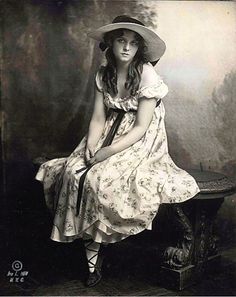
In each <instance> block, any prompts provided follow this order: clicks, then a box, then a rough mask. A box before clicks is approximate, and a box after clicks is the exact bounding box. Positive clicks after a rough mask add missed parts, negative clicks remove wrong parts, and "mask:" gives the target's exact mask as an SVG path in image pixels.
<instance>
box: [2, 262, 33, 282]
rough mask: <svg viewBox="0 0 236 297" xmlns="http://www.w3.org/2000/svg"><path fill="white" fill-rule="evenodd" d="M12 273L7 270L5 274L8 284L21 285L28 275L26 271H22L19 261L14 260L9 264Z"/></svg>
mask: <svg viewBox="0 0 236 297" xmlns="http://www.w3.org/2000/svg"><path fill="white" fill-rule="evenodd" d="M11 268H12V271H11V270H9V271H8V272H7V276H8V277H9V282H10V283H19V282H21V283H23V282H24V280H25V277H26V276H27V275H28V274H29V272H28V271H23V270H22V268H23V264H22V262H21V261H19V260H16V261H14V262H13V263H12V264H11Z"/></svg>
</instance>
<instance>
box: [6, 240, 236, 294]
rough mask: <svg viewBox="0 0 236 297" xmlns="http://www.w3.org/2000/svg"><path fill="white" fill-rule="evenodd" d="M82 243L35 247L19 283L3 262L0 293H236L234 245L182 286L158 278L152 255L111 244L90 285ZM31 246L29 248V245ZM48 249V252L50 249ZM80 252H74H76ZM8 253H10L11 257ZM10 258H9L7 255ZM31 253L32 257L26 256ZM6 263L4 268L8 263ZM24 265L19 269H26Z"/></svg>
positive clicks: (235, 251)
mask: <svg viewBox="0 0 236 297" xmlns="http://www.w3.org/2000/svg"><path fill="white" fill-rule="evenodd" d="M81 250H82V249H81V245H80V243H78V244H77V243H76V242H74V243H72V244H57V243H54V242H53V243H51V246H50V247H49V250H48V249H42V248H40V247H38V248H35V249H34V251H35V254H33V255H32V253H31V256H30V258H27V257H25V258H24V260H23V266H24V269H25V270H27V271H28V275H27V276H26V277H25V278H24V282H22V283H16V282H15V283H10V281H9V277H8V276H7V273H8V271H7V270H10V269H11V264H12V263H10V262H9V261H11V260H7V261H8V262H9V263H8V265H6V268H5V271H4V273H3V274H2V275H1V280H0V295H1V296H2V295H5V296H9V295H12V296H26V295H30V296H56V295H57V296H118V295H120V296H234V295H236V290H235V283H236V257H235V255H236V248H232V247H231V248H227V249H225V250H224V251H223V252H222V258H221V261H220V263H219V265H217V266H216V267H215V269H213V271H212V272H211V273H208V274H206V275H205V277H204V278H203V279H202V280H201V282H199V283H197V284H194V285H192V286H190V287H188V288H187V289H184V290H182V291H174V290H170V289H168V288H166V287H163V286H162V285H161V284H160V283H159V282H158V271H157V270H156V269H155V267H156V265H155V261H154V258H153V256H152V255H148V254H146V256H144V254H143V253H142V254H141V257H140V255H139V251H138V250H136V249H133V250H132V249H131V248H130V247H129V248H128V249H127V246H126V247H125V246H124V245H123V247H122V248H120V247H118V246H117V248H112V250H110V252H109V254H108V259H109V261H108V262H109V265H108V262H106V261H105V262H104V273H103V279H102V281H101V283H100V284H98V285H97V286H96V287H94V288H85V287H84V285H83V279H84V271H85V267H86V262H84V261H83V256H84V255H82V253H81V252H79V251H81ZM31 252H32V251H31ZM50 253H51V254H50ZM77 253H78V256H77ZM9 259H10V258H9ZM11 259H13V258H11ZM29 259H31V260H30V261H29ZM7 267H8V268H7ZM24 269H22V270H24Z"/></svg>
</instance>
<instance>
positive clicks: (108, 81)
mask: <svg viewBox="0 0 236 297" xmlns="http://www.w3.org/2000/svg"><path fill="white" fill-rule="evenodd" d="M124 30H126V29H117V30H113V31H110V32H107V33H106V34H105V35H104V43H101V44H100V47H101V49H104V48H107V50H106V54H105V56H106V59H107V65H106V66H105V67H104V69H103V73H102V80H103V82H104V86H105V89H106V91H107V92H108V93H110V94H112V95H114V96H115V95H117V93H118V90H117V68H116V58H115V56H114V53H113V49H112V47H113V42H114V40H115V39H116V38H119V37H121V36H123V35H124ZM135 39H136V40H137V41H138V50H137V52H136V55H135V56H134V58H133V60H132V61H131V63H130V64H129V68H128V75H127V79H126V82H125V88H126V89H127V90H129V91H130V94H131V95H132V96H134V95H135V93H136V92H137V90H138V88H139V84H140V81H141V74H142V71H143V64H144V63H146V62H147V59H146V58H145V55H144V51H145V42H144V39H143V38H142V37H141V36H140V35H139V34H138V33H136V32H135Z"/></svg>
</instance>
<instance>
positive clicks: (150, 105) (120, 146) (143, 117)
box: [110, 98, 156, 154]
mask: <svg viewBox="0 0 236 297" xmlns="http://www.w3.org/2000/svg"><path fill="white" fill-rule="evenodd" d="M139 100H140V101H139V106H138V111H137V115H136V120H135V122H134V126H133V128H132V129H131V130H130V131H129V132H128V133H127V134H126V135H125V136H124V137H122V139H121V140H120V141H117V142H115V143H113V144H111V145H110V149H111V151H112V153H113V154H117V153H119V152H121V151H123V150H125V149H126V148H128V147H130V146H131V145H133V144H134V143H135V142H137V141H139V140H140V139H141V138H142V136H143V135H144V134H145V132H146V131H147V129H148V127H149V125H150V122H151V120H152V117H153V113H154V110H155V107H156V99H155V98H152V99H145V98H143V99H139Z"/></svg>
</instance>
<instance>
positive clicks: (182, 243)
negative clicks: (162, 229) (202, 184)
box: [160, 198, 224, 290]
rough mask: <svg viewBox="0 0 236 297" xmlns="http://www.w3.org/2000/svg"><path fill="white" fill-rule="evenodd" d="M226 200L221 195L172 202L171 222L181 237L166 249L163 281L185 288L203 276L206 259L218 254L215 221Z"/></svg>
mask: <svg viewBox="0 0 236 297" xmlns="http://www.w3.org/2000/svg"><path fill="white" fill-rule="evenodd" d="M223 201H224V198H219V199H212V200H211V199H209V200H196V201H191V203H189V204H188V203H187V204H184V203H183V204H174V205H171V207H172V220H173V224H172V225H173V226H174V227H175V228H176V231H175V232H177V234H178V237H177V240H176V241H175V242H172V244H171V246H168V247H166V249H165V251H164V253H163V258H162V260H163V263H162V266H161V268H160V281H161V284H162V285H164V286H166V287H169V288H173V289H178V290H182V289H184V288H186V287H188V286H190V285H191V284H193V283H194V282H196V281H198V280H199V279H201V278H202V276H203V273H204V272H205V268H206V267H207V263H208V262H210V260H212V259H213V258H214V259H216V258H217V257H219V255H218V254H217V248H216V240H215V238H216V236H215V235H214V232H213V224H214V219H215V217H216V214H217V211H218V210H219V208H220V206H221V204H222V202H223Z"/></svg>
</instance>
